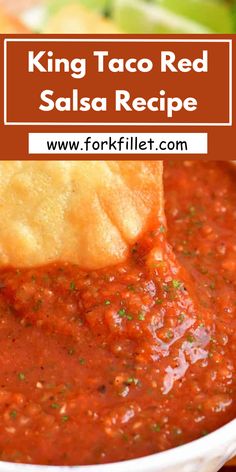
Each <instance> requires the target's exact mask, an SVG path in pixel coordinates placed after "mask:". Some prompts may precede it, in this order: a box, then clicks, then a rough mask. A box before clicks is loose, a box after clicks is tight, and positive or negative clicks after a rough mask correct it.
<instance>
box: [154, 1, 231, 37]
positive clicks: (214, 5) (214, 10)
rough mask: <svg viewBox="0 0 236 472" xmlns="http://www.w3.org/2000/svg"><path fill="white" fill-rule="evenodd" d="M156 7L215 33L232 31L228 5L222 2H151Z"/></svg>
mask: <svg viewBox="0 0 236 472" xmlns="http://www.w3.org/2000/svg"><path fill="white" fill-rule="evenodd" d="M152 3H154V4H155V5H157V6H161V7H163V8H167V9H169V10H170V11H172V12H173V13H176V14H178V15H181V16H183V17H184V18H188V19H190V20H193V21H196V22H198V23H201V24H202V25H204V26H205V27H207V28H209V29H211V30H212V31H214V32H216V33H230V32H232V29H233V25H232V23H233V20H232V12H231V9H230V5H229V3H228V2H226V1H222V0H152Z"/></svg>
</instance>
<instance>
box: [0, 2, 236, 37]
mask: <svg viewBox="0 0 236 472" xmlns="http://www.w3.org/2000/svg"><path fill="white" fill-rule="evenodd" d="M0 7H2V8H4V9H5V10H7V11H8V12H10V13H11V14H13V15H14V16H17V17H18V20H19V19H20V20H21V21H22V23H23V24H24V25H26V26H27V27H28V28H30V29H31V30H33V31H36V32H40V33H42V32H46V33H102V32H104V33H116V32H124V33H187V34H188V33H203V34H205V33H232V32H235V31H236V0H0ZM8 26H9V25H8ZM18 26H19V24H18ZM3 28H4V25H3V26H2V29H3Z"/></svg>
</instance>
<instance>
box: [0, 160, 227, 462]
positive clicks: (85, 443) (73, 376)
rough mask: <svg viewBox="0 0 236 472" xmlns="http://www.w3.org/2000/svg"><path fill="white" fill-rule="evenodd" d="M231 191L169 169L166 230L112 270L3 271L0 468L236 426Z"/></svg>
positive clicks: (207, 174)
mask: <svg viewBox="0 0 236 472" xmlns="http://www.w3.org/2000/svg"><path fill="white" fill-rule="evenodd" d="M235 179H236V176H235V174H234V171H233V170H230V167H228V166H227V165H226V164H221V163H207V164H204V163H200V162H187V163H181V164H177V163H172V164H171V165H170V164H167V165H166V169H165V198H166V216H167V226H164V225H163V224H162V222H159V223H155V224H156V227H152V228H151V230H150V231H147V233H146V234H145V235H144V236H143V237H142V238H141V239H140V241H139V242H138V243H137V244H135V245H134V246H133V248H131V250H130V256H129V259H128V260H127V261H126V262H125V263H124V264H122V265H119V266H117V267H113V268H109V269H104V270H100V271H95V272H86V271H82V270H80V269H79V268H78V267H76V266H74V265H72V264H60V265H59V264H58V265H52V266H48V267H44V268H38V269H34V270H23V269H22V270H20V271H19V270H15V269H12V268H6V269H2V270H1V274H0V280H1V284H0V318H1V330H0V343H1V358H0V386H1V387H0V400H1V401H0V450H1V460H6V461H17V462H23V463H24V462H28V463H39V464H47V465H52V464H54V465H58V464H61V465H75V464H94V463H96V464H97V463H105V462H112V461H119V460H124V459H131V458H134V457H139V456H143V455H146V454H151V453H154V452H157V451H162V450H164V449H168V448H170V447H174V446H178V445H179V444H183V443H185V442H187V441H190V440H193V439H195V438H197V437H201V436H203V435H204V434H208V433H209V432H211V431H212V430H214V429H216V428H217V427H218V426H220V425H222V424H224V423H226V422H227V421H229V420H230V419H232V418H234V417H235V414H236V406H235V399H236V381H235V379H236V375H235V368H236V365H235V364H236V361H235V349H236V335H235V333H236V302H235V288H236V287H235V269H236V241H235V234H236V212H235V208H236V187H235ZM166 238H167V239H168V241H169V243H170V245H169V244H167V243H166ZM190 426H191V427H190ZM36 432H37V433H36Z"/></svg>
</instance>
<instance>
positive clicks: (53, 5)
mask: <svg viewBox="0 0 236 472" xmlns="http://www.w3.org/2000/svg"><path fill="white" fill-rule="evenodd" d="M71 4H77V5H84V6H86V7H88V8H90V9H92V10H94V11H96V12H100V13H103V14H104V15H105V14H107V13H108V12H109V10H110V4H111V0H71V1H68V0H48V1H47V9H48V15H49V16H51V15H54V14H55V13H57V12H58V11H59V10H60V9H61V8H62V7H64V6H68V5H71Z"/></svg>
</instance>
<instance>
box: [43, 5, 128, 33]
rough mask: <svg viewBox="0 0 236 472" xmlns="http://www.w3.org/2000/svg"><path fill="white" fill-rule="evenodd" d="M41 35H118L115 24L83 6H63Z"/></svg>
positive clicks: (51, 18)
mask: <svg viewBox="0 0 236 472" xmlns="http://www.w3.org/2000/svg"><path fill="white" fill-rule="evenodd" d="M43 33H50V34H64V33H70V34H88V33H89V34H113V33H114V34H115V33H119V31H118V29H117V28H116V26H115V24H114V23H113V22H112V21H111V20H109V19H107V18H103V17H102V16H101V15H100V14H99V13H97V12H94V11H92V10H89V9H87V8H86V7H84V6H83V5H78V4H76V3H72V4H69V5H64V6H63V7H61V8H59V9H58V11H57V12H56V13H55V14H54V15H53V16H52V17H50V18H49V20H48V22H47V23H46V26H45V27H44V29H43Z"/></svg>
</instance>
